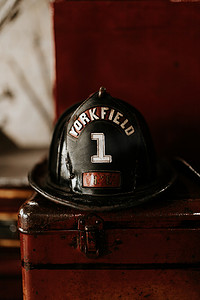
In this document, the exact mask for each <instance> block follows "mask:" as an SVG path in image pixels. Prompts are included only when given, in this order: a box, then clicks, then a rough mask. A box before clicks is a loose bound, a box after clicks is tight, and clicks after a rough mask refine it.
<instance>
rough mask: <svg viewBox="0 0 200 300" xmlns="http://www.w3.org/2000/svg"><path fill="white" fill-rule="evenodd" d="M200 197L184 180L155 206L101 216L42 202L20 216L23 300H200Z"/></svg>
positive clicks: (34, 201) (30, 202) (35, 200)
mask: <svg viewBox="0 0 200 300" xmlns="http://www.w3.org/2000/svg"><path fill="white" fill-rule="evenodd" d="M199 192H200V189H199V187H198V185H195V184H194V183H192V182H191V181H190V180H188V179H187V178H186V177H183V176H181V177H180V176H179V179H178V180H177V182H176V184H175V185H174V187H173V188H171V190H170V191H169V192H168V193H166V194H165V195H164V196H162V197H160V198H157V199H156V200H152V201H150V202H148V203H146V204H145V205H142V206H140V207H139V206H138V207H135V208H133V209H128V210H121V211H116V212H103V213H90V212H82V211H79V210H75V209H71V208H68V207H66V206H62V205H58V204H55V203H53V202H51V201H49V200H46V199H45V198H43V197H41V196H40V195H38V194H36V195H35V196H34V197H32V198H31V199H30V200H28V201H27V202H26V203H25V204H24V205H23V206H22V207H21V209H20V212H19V230H20V236H21V256H22V272H23V291H24V299H25V300H29V299H31V300H33V299H40V300H43V299H84V300H85V299H98V300H100V299H105V300H107V299H120V298H121V299H140V298H148V299H171V300H174V299H178V300H179V299H185V300H186V299H187V300H188V299H199V297H200V287H199V276H200V252H199V248H200V214H199V207H200V198H199Z"/></svg>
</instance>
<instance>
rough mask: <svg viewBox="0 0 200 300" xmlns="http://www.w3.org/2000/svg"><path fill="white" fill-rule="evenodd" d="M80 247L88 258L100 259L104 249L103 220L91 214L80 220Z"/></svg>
mask: <svg viewBox="0 0 200 300" xmlns="http://www.w3.org/2000/svg"><path fill="white" fill-rule="evenodd" d="M78 230H80V234H79V237H78V247H79V249H80V251H82V252H84V253H85V255H86V256H87V257H88V258H97V257H99V256H100V255H101V254H102V252H103V249H104V244H105V243H104V231H103V220H102V219H101V218H100V217H98V216H96V215H94V214H90V215H87V216H85V217H82V218H80V219H79V220H78Z"/></svg>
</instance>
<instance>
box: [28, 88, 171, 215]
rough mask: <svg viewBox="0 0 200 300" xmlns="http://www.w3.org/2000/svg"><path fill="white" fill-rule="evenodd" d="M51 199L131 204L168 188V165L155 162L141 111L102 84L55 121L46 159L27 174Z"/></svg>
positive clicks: (78, 204)
mask: <svg viewBox="0 0 200 300" xmlns="http://www.w3.org/2000/svg"><path fill="white" fill-rule="evenodd" d="M29 181H30V184H31V186H32V187H33V188H34V189H35V190H36V191H38V192H39V193H41V194H42V195H44V196H45V197H47V198H48V199H50V200H53V201H55V202H59V203H62V204H65V205H68V206H71V207H75V208H79V209H83V210H97V211H100V210H111V209H115V208H123V207H124V208H125V207H130V206H134V205H136V204H139V203H141V202H144V201H145V200H148V199H150V198H152V197H153V196H156V195H158V194H159V193H161V192H163V191H164V190H166V189H167V188H168V187H169V186H170V185H171V184H172V182H173V181H174V175H173V172H172V170H171V168H170V167H169V166H168V165H167V164H164V163H161V162H160V161H159V162H157V160H156V155H155V150H154V147H153V143H152V139H151V136H150V133H149V130H148V127H147V124H146V122H145V120H144V118H143V117H142V115H141V114H140V113H139V112H138V111H137V110H136V109H135V108H134V107H132V106H131V105H130V104H128V103H126V102H124V101H122V100H119V99H116V98H113V97H111V96H110V95H109V94H108V93H107V92H106V90H105V89H104V88H100V90H99V92H96V93H94V94H92V95H91V96H90V97H89V98H88V99H86V100H85V101H83V102H81V103H78V104H76V105H74V106H73V107H71V108H70V109H68V110H66V111H65V112H64V114H63V115H62V116H61V117H60V119H59V120H58V122H57V124H56V127H55V130H54V135H53V138H52V142H51V147H50V154H49V160H48V163H47V162H44V163H42V164H39V165H37V166H36V167H35V168H34V169H33V171H32V172H31V173H30V174H29Z"/></svg>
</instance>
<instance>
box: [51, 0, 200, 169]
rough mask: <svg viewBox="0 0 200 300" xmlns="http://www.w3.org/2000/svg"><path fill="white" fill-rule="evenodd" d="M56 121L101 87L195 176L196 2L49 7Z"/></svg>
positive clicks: (198, 130)
mask: <svg viewBox="0 0 200 300" xmlns="http://www.w3.org/2000/svg"><path fill="white" fill-rule="evenodd" d="M52 9H53V16H54V18H53V20H54V34H55V55H56V86H55V95H56V106H57V114H58V116H59V115H60V114H61V113H62V112H63V111H64V110H65V109H66V108H68V107H69V106H70V105H71V104H73V103H77V102H79V101H82V100H84V99H86V98H87V97H88V95H89V94H90V93H92V92H95V91H97V90H99V87H100V86H105V87H106V88H107V91H108V92H110V94H111V95H112V96H113V97H117V98H120V99H123V100H125V101H127V102H129V103H131V104H132V105H133V106H135V107H136V108H137V109H138V110H139V111H140V112H141V113H142V114H143V116H144V117H145V119H146V121H147V123H148V125H149V127H150V131H151V133H152V136H153V140H154V143H155V146H156V149H157V151H158V152H159V153H162V154H163V155H181V156H183V157H185V158H186V159H190V160H193V161H194V163H195V165H196V166H197V165H198V167H199V170H200V156H199V153H200V143H199V138H198V137H199V135H200V119H199V115H200V98H199V95H200V84H199V78H200V55H199V53H200V1H199V0H171V1H170V0H134V1H132V0H128V1H126V0H123V1H115V0H111V1H110V0H101V1H94V0H93V1H80V0H78V1H69V0H55V1H54V2H53V3H52Z"/></svg>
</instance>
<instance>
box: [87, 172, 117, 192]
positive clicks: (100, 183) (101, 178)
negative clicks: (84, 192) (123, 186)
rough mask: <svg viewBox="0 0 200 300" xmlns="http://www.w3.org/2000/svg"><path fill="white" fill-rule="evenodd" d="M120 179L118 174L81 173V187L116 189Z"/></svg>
mask: <svg viewBox="0 0 200 300" xmlns="http://www.w3.org/2000/svg"><path fill="white" fill-rule="evenodd" d="M120 179H121V177H120V172H87V173H83V187H94V188H106V187H109V188H118V187H120V182H121V180H120Z"/></svg>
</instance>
